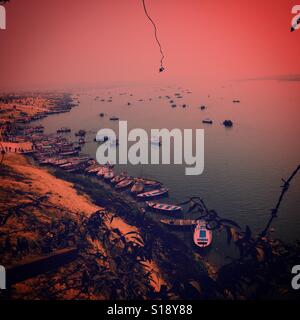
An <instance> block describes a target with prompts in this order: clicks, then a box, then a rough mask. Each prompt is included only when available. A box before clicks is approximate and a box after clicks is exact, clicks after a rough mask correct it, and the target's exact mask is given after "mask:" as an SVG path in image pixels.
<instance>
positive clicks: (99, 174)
mask: <svg viewBox="0 0 300 320" xmlns="http://www.w3.org/2000/svg"><path fill="white" fill-rule="evenodd" d="M108 170H109V169H108V168H106V167H104V166H101V168H100V169H98V171H97V176H98V177H103V176H104V175H105V174H106V173H107V172H108Z"/></svg>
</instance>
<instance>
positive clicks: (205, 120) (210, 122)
mask: <svg viewBox="0 0 300 320" xmlns="http://www.w3.org/2000/svg"><path fill="white" fill-rule="evenodd" d="M202 123H207V124H212V123H213V121H212V120H211V119H204V120H202Z"/></svg>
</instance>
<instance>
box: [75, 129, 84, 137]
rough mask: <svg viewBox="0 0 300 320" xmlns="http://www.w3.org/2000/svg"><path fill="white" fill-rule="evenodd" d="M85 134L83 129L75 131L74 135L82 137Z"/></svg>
mask: <svg viewBox="0 0 300 320" xmlns="http://www.w3.org/2000/svg"><path fill="white" fill-rule="evenodd" d="M85 134H86V131H85V130H82V129H81V130H79V131H78V132H76V133H75V136H77V137H84V136H85Z"/></svg>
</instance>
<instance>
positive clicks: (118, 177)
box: [110, 174, 126, 184]
mask: <svg viewBox="0 0 300 320" xmlns="http://www.w3.org/2000/svg"><path fill="white" fill-rule="evenodd" d="M125 178H126V175H122V174H119V175H117V176H115V177H114V178H113V179H111V181H110V182H111V183H112V184H118V183H119V182H121V181H122V180H124V179H125Z"/></svg>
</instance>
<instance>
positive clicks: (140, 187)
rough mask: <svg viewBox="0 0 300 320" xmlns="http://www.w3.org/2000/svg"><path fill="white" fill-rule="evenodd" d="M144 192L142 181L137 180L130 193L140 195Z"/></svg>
mask: <svg viewBox="0 0 300 320" xmlns="http://www.w3.org/2000/svg"><path fill="white" fill-rule="evenodd" d="M143 191H144V183H143V181H142V180H136V182H135V183H134V185H133V186H132V187H131V189H130V192H131V193H132V194H139V193H141V192H143Z"/></svg>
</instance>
